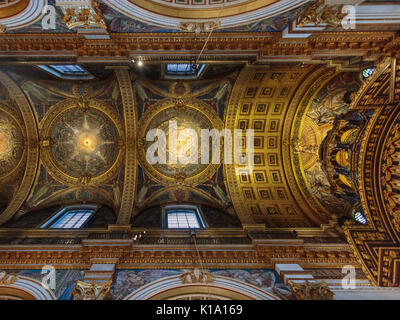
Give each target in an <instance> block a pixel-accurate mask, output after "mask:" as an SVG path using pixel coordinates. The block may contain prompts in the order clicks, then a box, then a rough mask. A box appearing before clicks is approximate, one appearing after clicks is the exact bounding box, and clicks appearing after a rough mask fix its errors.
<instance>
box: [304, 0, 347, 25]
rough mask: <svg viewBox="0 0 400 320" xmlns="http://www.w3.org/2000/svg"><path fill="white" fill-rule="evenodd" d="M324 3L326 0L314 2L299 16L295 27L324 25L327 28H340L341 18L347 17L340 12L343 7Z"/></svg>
mask: <svg viewBox="0 0 400 320" xmlns="http://www.w3.org/2000/svg"><path fill="white" fill-rule="evenodd" d="M326 2H327V1H326V0H317V1H315V3H313V4H312V5H311V6H309V7H308V8H307V9H306V10H305V11H304V12H303V13H302V14H301V15H300V16H299V18H298V20H297V26H298V27H304V26H306V25H310V24H314V25H315V26H320V25H322V24H324V25H328V26H329V27H338V26H340V25H341V24H342V20H343V18H344V17H345V16H346V15H347V13H343V12H342V8H343V7H344V5H343V4H339V5H330V4H327V3H326Z"/></svg>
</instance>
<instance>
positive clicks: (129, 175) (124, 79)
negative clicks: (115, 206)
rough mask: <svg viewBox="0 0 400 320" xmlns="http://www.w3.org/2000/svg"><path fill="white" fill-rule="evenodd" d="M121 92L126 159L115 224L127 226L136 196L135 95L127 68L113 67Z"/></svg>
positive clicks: (136, 117)
mask: <svg viewBox="0 0 400 320" xmlns="http://www.w3.org/2000/svg"><path fill="white" fill-rule="evenodd" d="M115 74H116V77H117V79H118V83H119V88H120V91H121V97H122V104H123V108H124V119H125V130H126V132H125V137H126V158H125V177H124V189H123V192H122V199H121V207H120V210H119V214H118V220H117V224H119V225H128V224H129V222H130V218H131V214H132V211H133V205H134V201H135V195H136V187H137V184H136V176H137V158H136V157H137V150H136V144H137V141H136V139H137V128H136V126H137V119H138V116H137V109H136V101H135V94H134V90H133V88H132V79H131V76H130V74H129V69H128V68H127V67H115Z"/></svg>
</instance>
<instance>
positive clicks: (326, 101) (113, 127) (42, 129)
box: [0, 64, 361, 227]
mask: <svg viewBox="0 0 400 320" xmlns="http://www.w3.org/2000/svg"><path fill="white" fill-rule="evenodd" d="M238 67H239V68H240V67H241V65H236V66H235V65H231V66H230V67H223V66H222V67H221V68H220V70H221V72H222V73H221V76H219V77H217V78H214V79H209V78H208V77H207V76H206V74H205V75H204V79H202V80H185V81H182V80H165V79H150V78H146V77H142V76H140V75H138V74H136V73H135V72H134V70H133V69H132V70H130V71H129V70H128V69H126V68H125V69H120V70H119V69H117V70H115V71H114V72H115V74H111V76H109V77H107V78H104V79H103V80H97V81H86V82H84V83H80V82H76V81H65V80H43V75H41V74H40V72H39V73H38V72H36V73H37V74H33V73H32V70H34V69H32V68H27V67H19V68H17V67H13V68H9V71H8V72H6V73H4V75H3V77H4V78H3V80H4V81H5V80H6V79H7V81H9V82H12V83H13V84H14V85H15V86H16V87H17V88H19V90H22V91H23V92H24V96H25V97H26V102H27V103H29V105H30V106H32V109H31V110H32V111H33V113H32V116H34V118H35V119H36V120H35V121H36V122H37V123H38V126H37V128H36V131H37V136H31V138H32V139H33V140H36V139H37V140H36V141H37V142H36V143H33V144H32V145H31V149H32V150H33V149H35V150H36V152H37V151H40V157H39V162H37V160H36V159H31V160H27V158H26V157H27V153H28V152H27V151H26V148H24V146H25V145H26V144H27V140H26V137H25V135H26V133H25V132H26V128H24V127H26V124H25V125H24V121H23V119H22V118H20V117H15V116H12V115H11V113H10V112H9V109H7V108H3V109H0V111H1V112H2V114H4V117H2V120H1V121H2V122H1V125H2V126H1V131H0V133H1V134H2V135H4V137H5V138H4V139H2V140H1V148H2V149H1V150H4V151H2V153H1V157H2V163H4V166H2V168H4V173H3V171H2V173H3V177H2V188H3V189H5V190H6V189H9V190H13V191H12V192H13V193H14V195H15V194H16V193H18V190H19V189H18V185H17V186H15V183H16V180H13V179H12V178H13V177H14V178H15V177H17V176H18V175H20V173H19V172H20V169H19V167H20V166H21V165H22V163H24V161H28V163H27V166H26V167H27V169H26V170H32V171H33V172H34V174H33V178H34V180H32V181H31V184H30V187H29V189H28V190H27V191H29V192H27V194H26V198H25V199H23V200H22V201H21V203H20V205H19V206H18V209H15V208H17V207H14V214H15V213H17V211H18V214H19V215H21V214H24V213H27V214H29V212H31V211H33V210H36V209H39V208H46V207H50V206H56V205H59V204H65V203H81V202H88V203H97V204H103V205H107V206H110V207H112V208H114V210H115V212H116V213H117V214H119V216H120V217H124V218H123V221H128V222H129V219H130V218H131V217H133V219H134V217H135V215H136V214H137V213H138V212H140V211H142V210H144V209H145V208H148V207H151V206H155V205H157V206H159V205H161V204H167V203H195V204H204V205H211V206H214V207H215V208H219V209H218V210H224V211H226V212H228V213H229V214H231V215H234V216H237V217H239V219H240V221H241V223H242V224H243V225H259V226H267V227H318V226H319V225H320V224H324V223H327V222H328V221H329V220H330V219H332V215H333V214H336V215H339V216H341V215H346V212H347V211H348V210H349V208H347V207H346V206H348V204H347V203H346V202H345V201H341V200H339V199H337V198H336V197H334V195H333V193H331V191H330V187H331V186H330V184H329V181H328V180H327V179H326V177H325V176H324V172H323V171H322V168H321V166H320V157H319V148H320V145H321V143H322V141H323V140H324V138H325V136H326V134H327V132H328V131H329V130H330V129H331V128H332V122H333V120H334V118H335V116H337V115H339V114H343V113H345V112H346V111H347V109H348V105H349V102H350V100H347V99H350V96H351V94H352V92H354V91H356V90H357V89H358V87H359V85H360V84H361V80H360V78H359V73H340V74H338V73H336V72H335V71H334V70H333V69H327V68H325V67H323V66H319V67H318V66H317V67H315V66H299V65H284V64H280V65H273V66H270V67H268V68H267V67H260V66H259V67H254V66H247V67H244V68H243V67H242V69H238ZM18 70H20V72H19V71H18ZM29 70H31V71H29ZM215 70H216V67H214V68H212V69H210V72H212V73H215ZM226 70H231V71H232V70H233V72H231V73H228V74H226ZM29 73H30V77H27V74H29ZM22 75H23V76H22ZM122 76H124V78H122ZM127 88H128V89H129V90H131V91H126V90H127ZM310 88H311V89H310ZM3 90H6V89H3ZM6 91H7V90H6ZM129 92H132V93H133V95H132V96H129ZM9 95H12V94H11V93H10V92H8V94H7V92H5V94H4V96H3V99H2V105H6V104H7V103H8V104H9V105H10V106H12V105H13V104H12V100H11V101H9V100H10V98H8V96H9ZM7 99H8V100H7ZM130 107H132V108H133V110H134V112H135V116H134V117H132V116H130V119H128V118H127V115H129V113H128V112H127V108H130ZM128 121H130V123H131V125H129V124H128ZM169 121H176V122H177V126H178V132H180V130H184V129H193V130H194V131H195V132H198V133H200V130H201V129H212V128H215V129H218V130H221V129H223V128H226V129H231V130H234V129H241V130H246V129H254V131H255V136H254V147H255V150H254V168H253V170H252V171H248V170H247V168H246V167H244V166H242V165H237V164H232V165H229V164H225V165H219V164H212V163H210V164H201V162H200V161H199V164H186V165H182V164H179V163H178V164H176V165H174V164H168V163H167V164H154V165H152V164H150V163H149V162H148V160H147V159H146V151H147V150H148V148H149V146H150V145H151V143H149V142H148V141H147V140H146V135H147V134H148V132H149V130H150V129H161V130H164V131H165V132H167V137H168V124H169ZM133 127H134V128H135V129H134V130H135V131H134V132H136V133H135V134H133V131H132V130H133V129H132V128H133ZM33 132H35V131H33ZM128 137H131V138H130V139H132V140H129V138H128ZM186 142H187V141H186ZM198 142H199V146H200V145H201V141H198ZM10 144H13V145H14V146H16V148H14V149H13V152H12V153H10V152H9V148H10ZM240 144H241V146H242V147H243V148H245V146H246V141H245V140H242V141H241V142H240ZM180 147H181V146H180V145H179V144H178V152H179V150H180V149H179V148H180ZM31 149H29V148H28V150H31ZM32 150H31V151H32ZM243 150H245V149H243ZM166 152H167V154H168V155H169V153H170V150H169V145H168V143H167V145H166ZM221 152H222V150H221ZM200 154H201V152H199V157H200ZM130 155H131V156H133V158H129V157H130ZM199 160H200V159H199ZM6 169H7V170H6ZM6 176H9V177H10V178H11V179H10V178H8V179H6V178H5V177H6ZM22 182H23V181H22ZM22 182H18V183H19V184H20V185H19V188H21V187H22ZM13 184H14V189H12V186H13ZM126 207H127V208H128V211H127V210H122V209H121V208H126ZM7 210H11V209H9V208H8V209H7ZM11 216H12V214H11V211H10V216H7V217H6V216H2V217H3V218H4V220H3V221H6V220H8V219H9V218H11ZM121 219H122V218H121ZM126 223H127V222H126Z"/></svg>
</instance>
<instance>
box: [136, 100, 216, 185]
mask: <svg viewBox="0 0 400 320" xmlns="http://www.w3.org/2000/svg"><path fill="white" fill-rule="evenodd" d="M170 122H176V125H177V135H178V137H179V135H180V133H181V132H183V130H186V129H189V130H194V132H196V133H197V136H198V143H197V145H198V149H197V155H198V158H197V161H195V162H196V163H188V164H182V163H181V162H180V161H179V160H178V161H177V163H176V164H173V163H172V162H171V161H169V159H170V157H174V156H179V155H180V153H181V152H182V150H183V147H184V146H187V143H190V140H187V139H186V140H184V141H182V140H180V139H178V140H177V148H176V150H174V149H172V148H171V147H170V145H169V140H170V137H169V133H170V128H169V125H170ZM222 126H223V125H222V122H221V121H220V120H219V119H218V116H217V114H216V113H215V111H214V110H213V109H212V108H211V106H209V105H208V104H206V103H204V102H202V101H199V100H196V99H190V100H189V99H188V100H186V99H184V100H180V101H179V100H178V102H176V101H174V100H173V99H165V100H162V101H160V102H159V103H156V104H154V105H152V106H151V107H150V108H149V109H148V110H147V111H146V113H145V114H144V116H143V118H142V119H141V122H140V129H139V137H140V143H139V145H140V146H139V159H140V161H141V163H142V166H143V168H145V170H146V172H147V173H148V174H149V175H150V176H152V177H153V179H155V180H156V181H158V182H160V183H162V184H164V185H170V184H175V183H176V182H178V183H181V184H182V183H184V184H185V185H196V184H199V183H201V182H203V181H205V180H206V179H207V178H209V177H210V176H212V175H213V174H214V173H215V172H216V170H217V168H218V165H215V164H202V163H201V130H202V129H209V130H211V129H213V128H219V129H221V128H222ZM152 129H159V130H162V131H163V132H164V133H165V135H166V150H165V153H166V160H167V163H166V164H162V163H156V164H154V165H151V164H150V163H149V162H148V161H147V158H146V153H147V150H148V148H149V147H150V146H151V145H152V144H153V143H154V142H152V141H147V140H146V135H147V133H148V131H149V130H152ZM189 138H190V137H188V139H189ZM181 149H182V150H181ZM185 150H186V148H185ZM210 150H211V149H210ZM175 151H176V154H175ZM186 151H187V152H186V153H184V155H185V156H189V154H190V152H192V150H191V149H189V150H186Z"/></svg>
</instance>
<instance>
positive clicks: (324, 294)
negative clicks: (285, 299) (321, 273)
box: [288, 280, 335, 300]
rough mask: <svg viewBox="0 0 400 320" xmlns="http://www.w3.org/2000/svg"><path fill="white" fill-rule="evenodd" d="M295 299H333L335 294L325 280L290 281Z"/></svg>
mask: <svg viewBox="0 0 400 320" xmlns="http://www.w3.org/2000/svg"><path fill="white" fill-rule="evenodd" d="M288 284H289V286H290V290H291V291H292V295H293V298H294V299H295V300H332V299H333V296H334V295H335V294H334V293H333V292H332V290H331V289H330V288H329V286H328V284H327V283H326V282H325V281H315V282H311V281H308V280H306V281H305V282H304V283H296V282H293V281H291V280H289V282H288Z"/></svg>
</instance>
